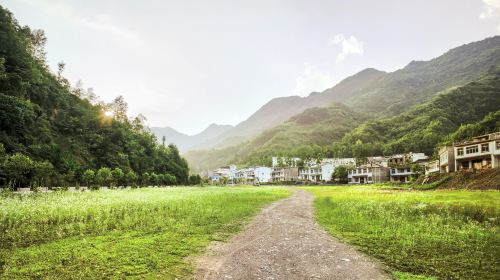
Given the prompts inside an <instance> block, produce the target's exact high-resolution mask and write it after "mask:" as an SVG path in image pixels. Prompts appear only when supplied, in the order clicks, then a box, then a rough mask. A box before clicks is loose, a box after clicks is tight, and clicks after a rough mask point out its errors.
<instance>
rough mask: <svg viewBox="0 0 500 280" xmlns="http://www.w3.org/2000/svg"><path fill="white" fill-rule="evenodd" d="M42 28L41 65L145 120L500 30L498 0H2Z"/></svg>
mask: <svg viewBox="0 0 500 280" xmlns="http://www.w3.org/2000/svg"><path fill="white" fill-rule="evenodd" d="M0 4H1V5H2V6H4V7H6V8H8V9H9V10H10V11H11V12H13V13H14V15H15V17H16V18H17V19H18V21H19V22H20V23H21V24H22V25H28V26H30V27H31V28H33V29H43V30H44V31H45V33H46V35H47V37H48V42H47V45H46V51H47V59H48V63H49V65H50V67H51V69H53V70H54V71H55V69H57V63H58V62H60V61H64V62H65V64H66V70H65V76H66V77H67V78H68V79H69V80H70V81H71V83H72V84H73V85H75V84H76V82H77V81H78V80H81V81H82V82H83V86H84V87H85V88H87V87H92V88H93V89H94V91H95V93H96V94H97V95H98V96H100V97H101V99H102V100H104V101H106V102H109V101H111V100H113V99H114V98H115V97H116V96H118V95H123V96H124V97H125V100H126V101H127V102H128V104H129V115H131V116H134V115H137V114H139V113H141V114H143V115H144V116H146V118H147V123H148V124H149V125H150V126H160V127H163V126H171V127H173V128H175V129H176V130H178V131H181V132H184V133H187V134H195V133H197V132H200V131H201V130H203V129H204V128H206V127H207V126H208V125H210V124H211V123H218V124H232V125H235V124H237V123H239V122H241V121H243V120H245V119H246V118H248V117H249V116H250V115H251V114H252V113H254V112H255V111H256V110H258V109H259V108H260V107H261V106H262V105H264V104H265V103H266V102H268V101H269V100H271V99H272V98H275V97H280V96H289V95H300V96H307V95H308V94H309V93H310V92H312V91H323V90H325V89H327V88H330V87H332V86H334V85H335V84H336V83H337V82H339V81H341V80H342V79H344V78H346V77H348V76H350V75H353V74H355V73H356V72H359V71H361V70H363V69H365V68H368V67H373V68H376V69H379V70H384V71H394V70H397V69H400V68H402V67H404V66H405V65H407V64H408V63H409V62H410V61H412V60H429V59H431V58H433V57H436V56H439V55H441V54H442V53H444V52H446V51H447V50H448V49H450V48H453V47H457V46H460V45H463V44H466V43H469V42H472V41H477V40H481V39H484V38H486V37H491V36H494V35H498V34H500V0H419V1H409V0H408V1H406V0H377V1H372V0H365V1H361V0H351V1H344V0H330V1H328V0H247V1H241V0H224V1H222V0H210V1H206V0H205V1H203V0H200V1H192V0H178V1H173V0H170V1H167V0H141V1H132V0H129V1H126V0H86V1H77V0H66V1H63V0H0Z"/></svg>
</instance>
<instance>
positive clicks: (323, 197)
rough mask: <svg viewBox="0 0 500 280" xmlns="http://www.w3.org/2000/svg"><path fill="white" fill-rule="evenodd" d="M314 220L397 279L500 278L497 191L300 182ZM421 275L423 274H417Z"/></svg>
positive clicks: (498, 197) (498, 202) (498, 201)
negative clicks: (310, 199) (308, 184)
mask: <svg viewBox="0 0 500 280" xmlns="http://www.w3.org/2000/svg"><path fill="white" fill-rule="evenodd" d="M304 189H306V190H308V191H311V192H313V193H314V195H315V196H316V200H315V207H316V216H317V220H318V222H319V223H320V224H321V225H322V226H324V227H325V228H326V229H327V230H328V231H329V232H330V233H331V234H332V235H334V236H337V237H339V238H341V239H342V240H345V241H346V242H348V243H351V244H354V245H357V246H358V247H359V248H360V250H362V251H364V252H366V253H367V254H369V255H372V256H374V257H376V258H378V259H380V260H382V261H383V262H384V263H385V264H387V265H388V266H389V267H390V268H391V269H392V270H393V275H394V277H395V278H399V279H433V278H426V277H425V276H427V277H436V278H439V279H500V266H499V261H500V230H499V225H500V220H499V218H500V192H498V191H484V192H471V191H456V190H455V191H452V190H437V191H405V190H389V189H387V186H349V187H347V186H338V187H305V188H304ZM417 277H423V278H417Z"/></svg>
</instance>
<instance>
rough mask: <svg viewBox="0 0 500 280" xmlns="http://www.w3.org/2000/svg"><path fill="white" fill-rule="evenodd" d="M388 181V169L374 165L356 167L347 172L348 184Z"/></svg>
mask: <svg viewBox="0 0 500 280" xmlns="http://www.w3.org/2000/svg"><path fill="white" fill-rule="evenodd" d="M387 181H389V168H387V167H384V166H382V165H379V164H376V163H369V164H365V165H361V166H358V167H356V168H354V169H351V170H349V171H348V172H347V182H348V183H349V184H372V183H382V182H387Z"/></svg>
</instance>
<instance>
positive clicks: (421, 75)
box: [197, 36, 500, 149]
mask: <svg viewBox="0 0 500 280" xmlns="http://www.w3.org/2000/svg"><path fill="white" fill-rule="evenodd" d="M499 64H500V36H495V37H492V38H487V39H484V40H481V41H478V42H472V43H469V44H466V45H463V46H459V47H457V48H454V49H452V50H450V51H448V52H446V53H444V54H443V55H441V56H439V57H437V58H434V59H431V60H429V61H412V62H410V63H409V64H408V65H407V66H406V67H404V68H403V69H400V70H398V71H394V72H390V73H387V72H383V71H379V70H376V69H373V68H368V69H365V70H362V71H360V72H358V73H356V74H354V75H352V76H350V77H348V78H346V79H344V80H342V81H341V82H340V83H338V84H337V85H335V86H334V87H332V88H329V89H327V90H325V91H323V92H313V93H311V94H310V95H309V96H307V97H299V96H287V97H280V98H274V99H272V100H270V101H269V102H268V103H266V104H265V105H264V106H262V107H261V108H260V109H259V110H257V111H256V112H255V113H254V114H253V115H252V116H250V117H249V118H248V119H247V120H245V121H243V122H241V123H239V124H238V125H237V126H235V127H234V128H233V129H230V130H229V131H227V133H224V134H221V135H220V136H219V137H217V138H216V139H213V140H212V141H210V142H208V143H206V144H205V145H202V146H198V147H197V148H198V149H201V148H212V147H216V148H223V147H228V146H229V145H231V144H233V145H234V144H235V143H238V142H243V141H245V140H250V139H251V138H252V137H255V136H257V135H258V134H259V133H261V132H263V131H264V130H266V129H269V128H273V127H275V126H277V125H280V124H282V123H284V122H285V121H287V120H288V119H289V118H291V117H292V116H294V115H297V114H300V113H302V112H303V111H304V110H306V109H308V108H314V107H327V106H329V105H330V104H331V103H332V102H340V103H343V104H345V105H347V106H349V107H350V108H352V109H353V110H355V111H356V112H359V113H362V114H370V115H372V116H374V117H378V116H386V117H387V116H395V115H397V114H399V113H402V112H405V111H407V110H408V109H409V108H411V107H412V106H415V105H418V104H420V103H422V102H425V101H427V100H429V99H430V98H432V97H433V96H434V95H435V94H436V93H438V92H440V91H443V90H446V89H448V88H450V87H453V86H461V85H464V84H466V83H468V82H471V81H473V80H475V79H478V78H480V77H481V76H482V75H484V74H485V73H486V72H487V71H488V70H489V69H490V68H492V67H495V66H497V65H499Z"/></svg>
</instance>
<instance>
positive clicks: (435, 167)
mask: <svg viewBox="0 0 500 280" xmlns="http://www.w3.org/2000/svg"><path fill="white" fill-rule="evenodd" d="M424 170H425V175H429V174H434V173H439V160H433V161H428V162H426V163H425V164H424Z"/></svg>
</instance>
